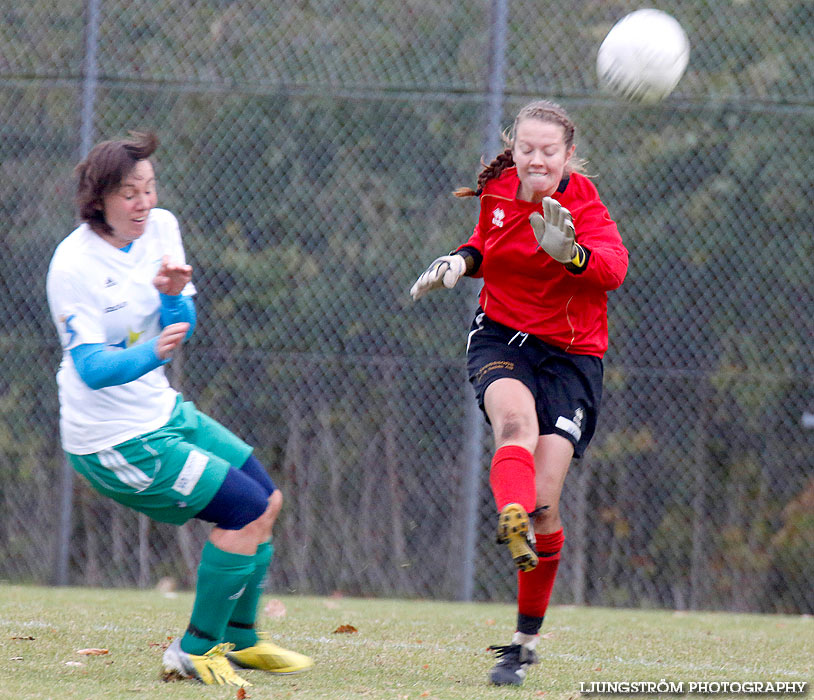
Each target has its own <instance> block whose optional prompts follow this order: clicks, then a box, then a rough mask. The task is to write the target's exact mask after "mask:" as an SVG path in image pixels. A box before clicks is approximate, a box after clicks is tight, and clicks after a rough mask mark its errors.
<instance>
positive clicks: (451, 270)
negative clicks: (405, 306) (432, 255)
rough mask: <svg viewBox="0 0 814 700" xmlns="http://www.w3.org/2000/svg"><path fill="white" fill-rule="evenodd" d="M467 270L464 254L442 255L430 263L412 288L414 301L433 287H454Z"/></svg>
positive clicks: (411, 294)
mask: <svg viewBox="0 0 814 700" xmlns="http://www.w3.org/2000/svg"><path fill="white" fill-rule="evenodd" d="M465 272H466V260H464V257H463V255H458V254H454V255H442V256H441V257H440V258H436V259H435V260H433V261H432V262H431V263H430V266H429V267H428V268H427V269H426V270H424V272H422V273H421V276H420V277H419V278H418V279H417V280H416V281H415V284H414V285H413V286H412V287H411V288H410V296H411V297H413V301H418V300H419V299H420V298H421V297H423V296H424V295H425V294H426V293H427V292H429V291H430V290H431V289H438V288H439V287H442V286H443V287H446V288H447V289H452V288H453V287H454V286H455V285H456V284H457V283H458V280H459V279H461V277H463V276H464V273H465Z"/></svg>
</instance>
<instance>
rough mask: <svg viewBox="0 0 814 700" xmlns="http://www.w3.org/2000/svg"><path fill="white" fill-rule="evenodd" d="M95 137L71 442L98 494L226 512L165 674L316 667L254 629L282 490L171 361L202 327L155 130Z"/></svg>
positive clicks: (51, 286)
mask: <svg viewBox="0 0 814 700" xmlns="http://www.w3.org/2000/svg"><path fill="white" fill-rule="evenodd" d="M131 136H132V138H130V139H123V140H115V141H105V142H103V143H100V144H98V145H96V146H95V147H94V148H93V149H92V150H91V151H90V153H89V154H88V156H87V158H86V159H85V160H84V161H82V162H81V163H79V165H77V167H76V175H77V176H78V187H77V203H78V205H79V214H80V218H81V219H82V222H83V223H82V224H81V225H80V226H79V227H78V228H77V229H76V230H74V231H73V232H72V233H71V234H70V235H69V236H68V237H67V238H65V239H64V240H63V241H62V242H61V243H60V244H59V245H58V246H57V249H56V251H55V252H54V256H53V258H52V260H51V265H50V268H49V270H48V279H47V292H48V303H49V305H50V308H51V315H52V317H53V320H54V323H55V324H56V326H57V330H58V332H59V335H60V338H61V340H62V347H63V357H62V363H61V364H60V367H59V371H58V373H57V383H58V386H59V404H60V435H61V441H62V446H63V448H64V450H65V451H66V453H67V455H68V459H69V461H70V463H71V464H72V466H73V468H74V469H75V470H76V471H78V472H79V473H80V474H82V475H83V476H84V477H85V478H86V479H87V480H88V482H89V484H90V485H91V486H92V487H93V488H94V489H95V490H96V491H98V492H99V493H101V494H103V495H104V496H107V497H109V498H112V499H114V500H116V501H118V502H119V503H122V504H123V505H125V506H127V507H128V508H132V509H134V510H137V511H139V512H141V513H145V514H146V515H148V516H149V517H151V518H153V519H155V520H158V521H161V522H168V523H174V524H178V525H180V524H182V523H184V522H186V521H187V520H189V519H190V518H200V519H202V520H206V521H209V522H212V523H214V527H213V529H212V531H211V534H210V536H209V539H208V541H207V543H206V545H205V546H204V548H203V552H202V554H201V561H200V566H199V568H198V579H197V585H196V593H195V602H194V605H193V609H192V615H191V618H190V622H189V626H188V627H187V629H186V632H185V633H184V635H183V636H182V637H177V638H176V639H175V640H174V641H173V642H172V644H171V645H170V646H169V647H168V649H167V650H166V652H165V654H164V658H163V665H164V672H165V674H167V675H172V674H177V675H180V676H182V677H188V678H195V679H197V680H199V681H202V682H203V683H207V684H219V685H224V684H225V685H237V686H244V685H249V683H248V682H247V681H245V680H244V679H243V678H242V677H241V676H239V675H238V674H237V673H236V672H235V670H234V668H233V667H234V666H239V667H241V668H250V669H261V670H264V671H268V672H271V673H277V674H285V673H295V672H297V671H303V670H305V669H307V668H310V667H311V665H312V661H311V659H309V658H308V657H306V656H303V655H302V654H298V653H296V652H293V651H288V650H286V649H282V648H280V647H278V646H276V645H274V644H272V643H271V642H269V641H268V640H267V639H265V638H264V637H263V636H262V634H259V633H258V632H257V631H256V630H255V627H254V624H255V618H256V614H257V607H258V602H259V600H260V596H261V594H262V591H263V585H264V581H265V575H266V570H267V569H268V565H269V563H270V561H271V558H272V555H273V552H274V549H273V547H272V544H271V531H272V526H273V524H274V521H275V519H276V517H277V515H278V513H279V511H280V508H281V506H282V500H283V499H282V494H281V493H280V490H279V489H277V488H276V487H275V485H274V483H273V482H272V480H271V478H270V477H269V476H268V474H267V473H266V471H265V469H264V468H263V466H262V465H261V464H260V462H259V461H258V460H257V459H256V458H255V457H254V456H253V455H252V451H253V449H252V447H250V446H249V445H247V444H246V443H245V442H243V441H242V440H240V439H239V438H238V437H236V436H235V435H234V434H232V433H231V432H230V431H229V430H227V429H226V428H225V427H223V426H222V425H220V424H219V423H217V422H216V421H214V420H213V419H211V418H209V417H208V416H206V415H204V414H202V413H201V412H199V411H198V410H196V408H195V406H194V404H192V403H190V402H187V401H184V400H183V398H182V397H181V395H180V394H179V393H178V392H176V391H175V390H174V389H172V387H171V386H170V385H169V382H168V381H167V378H166V377H165V374H164V365H165V364H166V363H167V362H170V361H171V359H172V355H173V351H174V350H176V349H177V348H178V346H179V345H180V344H181V343H183V342H184V340H185V339H186V338H188V337H189V336H190V335H191V334H192V332H193V330H194V329H195V324H196V315H195V306H194V303H193V295H194V294H195V287H194V286H193V284H192V282H191V278H192V268H191V267H190V266H189V265H187V264H186V261H185V256H184V248H183V246H182V243H181V235H180V232H179V228H178V222H177V221H176V219H175V217H174V216H173V215H172V214H171V213H170V212H169V211H166V210H164V209H157V208H156V203H157V197H156V181H155V173H154V170H153V165H152V163H151V161H150V156H152V154H153V153H154V151H155V149H156V148H157V146H158V140H157V138H156V137H155V135H154V134H140V133H132V134H131Z"/></svg>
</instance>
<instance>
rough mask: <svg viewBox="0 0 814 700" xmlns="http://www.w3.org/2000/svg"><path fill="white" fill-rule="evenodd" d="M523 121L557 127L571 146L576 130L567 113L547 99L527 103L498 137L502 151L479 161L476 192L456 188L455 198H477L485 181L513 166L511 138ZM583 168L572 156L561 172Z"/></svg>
mask: <svg viewBox="0 0 814 700" xmlns="http://www.w3.org/2000/svg"><path fill="white" fill-rule="evenodd" d="M524 119H539V120H540V121H542V122H549V123H551V124H559V125H560V126H561V127H562V128H563V132H564V133H563V137H564V139H565V148H566V150H568V149H569V148H571V146H573V145H574V136H575V133H576V128H575V127H574V122H573V121H571V117H569V116H568V113H567V112H566V111H565V110H564V109H563V108H562V107H560V105H558V104H557V103H556V102H550V101H549V100H537V101H536V102H531V103H529V104H527V105H526V106H525V107H523V109H521V110H520V111H519V112H518V113H517V116H516V117H515V118H514V124H512V126H511V128H508V129H506V130H505V131H504V132H503V133H502V134H501V139H502V140H503V143H504V144H505V146H506V149H505V150H504V151H503V152H502V153H500V154H499V155H498V156H497V157H496V158H495V159H494V160H493V161H492V162H491V163H489V164H488V165H487V164H486V163H485V162H484V161H483V159H481V165H482V166H483V170H481V172H480V175H478V189H477V190H473V189H472V188H471V187H459V188H458V189H457V190H455V191H454V192H453V194H454V195H455V196H456V197H478V196H480V194H481V192H483V188H484V186H485V185H486V183H487V182H489V180H493V179H495V178H497V177H500V175H501V173H502V172H503V171H504V170H506V168H511V167H512V166H513V165H514V158H513V157H512V148H513V147H514V138H515V134H516V133H517V125H518V124H519V123H520V122H521V121H523V120H524ZM583 167H584V162H583V161H582V160H581V159H579V158H576V159H575V158H574V157H573V156H572V157H571V159H570V160H569V161H568V163H567V164H566V166H565V172H566V174H568V173H572V172H582V170H583Z"/></svg>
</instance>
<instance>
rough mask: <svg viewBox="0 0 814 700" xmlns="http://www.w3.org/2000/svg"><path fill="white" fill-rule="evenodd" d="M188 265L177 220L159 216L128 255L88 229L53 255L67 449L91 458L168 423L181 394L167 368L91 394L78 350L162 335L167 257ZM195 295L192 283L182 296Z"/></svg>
mask: <svg viewBox="0 0 814 700" xmlns="http://www.w3.org/2000/svg"><path fill="white" fill-rule="evenodd" d="M164 255H168V256H169V257H170V260H171V261H172V262H178V263H185V262H186V259H185V256H184V248H183V245H182V243H181V234H180V232H179V230H178V222H177V221H176V219H175V217H174V216H173V215H172V214H171V213H170V212H168V211H166V210H165V209H152V210H151V211H150V214H149V217H148V219H147V226H146V228H145V231H144V233H143V234H142V235H141V237H140V238H137V239H136V240H135V241H133V243H132V245H131V246H130V249H129V250H128V251H127V252H125V251H123V250H120V249H118V248H116V247H114V246H112V245H110V243H108V242H106V241H104V240H102V238H101V237H100V236H99V235H98V234H96V233H94V232H93V231H92V230H91V228H90V227H89V226H88V225H87V224H82V225H81V226H80V227H79V228H77V229H76V230H75V231H73V232H72V233H71V234H70V235H69V236H68V237H67V238H65V239H64V240H63V241H62V242H61V243H60V244H59V245H58V246H57V248H56V251H54V256H53V258H51V265H50V267H49V269H48V280H47V291H48V304H49V306H50V308H51V316H52V318H53V320H54V323H55V324H56V327H57V330H58V331H59V334H60V337H61V340H62V363H61V364H60V366H59V371H58V372H57V384H58V386H59V408H60V424H59V427H60V434H61V437H62V447H63V449H65V451H66V452H70V453H72V454H79V455H83V454H91V453H94V452H98V451H99V450H103V449H105V448H108V447H112V446H114V445H118V444H119V443H121V442H124V441H125V440H129V439H131V438H134V437H136V436H138V435H142V434H144V433H147V432H150V431H152V430H157V429H158V428H160V427H161V426H162V425H164V424H165V423H166V422H167V420H169V417H170V414H171V413H172V410H173V407H174V405H175V400H176V396H177V392H176V391H175V390H174V389H173V388H172V387H170V384H169V382H168V381H167V378H166V376H165V374H164V368H163V366H162V367H158V368H156V369H154V370H152V371H150V372H147V373H146V374H143V375H142V376H141V377H139V378H138V379H135V380H133V381H132V382H128V383H127V384H120V385H117V386H110V387H105V388H102V389H95V390H94V389H91V388H90V387H89V386H88V385H87V384H85V382H84V381H82V378H81V377H80V376H79V373H78V372H77V371H76V367H75V366H74V363H73V359H72V358H71V353H70V351H71V349H72V348H75V347H77V346H79V345H85V344H88V343H104V344H105V345H107V346H108V347H109V348H127V347H130V346H131V345H136V344H138V343H144V342H147V341H149V340H152V339H153V338H155V337H156V336H157V335H158V334H159V333H160V332H161V325H160V306H161V301H160V298H159V295H158V290H157V289H156V288H155V287H154V286H153V278H154V277H155V275H156V273H157V272H158V269H159V267H160V265H161V259H162V256H164ZM182 293H183V294H185V295H191V294H194V293H195V287H194V286H193V285H192V283H190V284H188V285H187V286H186V287H185V288H184V290H183V292H182Z"/></svg>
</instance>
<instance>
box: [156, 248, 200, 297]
mask: <svg viewBox="0 0 814 700" xmlns="http://www.w3.org/2000/svg"><path fill="white" fill-rule="evenodd" d="M191 279H192V267H191V266H190V265H179V264H178V263H174V262H171V261H170V257H169V256H168V255H165V256H164V257H163V258H161V267H160V268H158V272H157V273H156V275H155V277H154V278H153V286H154V287H155V288H156V289H157V290H158V291H159V292H161V293H162V294H169V295H171V296H175V295H176V294H180V293H181V290H182V289H183V288H184V287H186V286H187V283H188V282H189V281H190V280H191Z"/></svg>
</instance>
